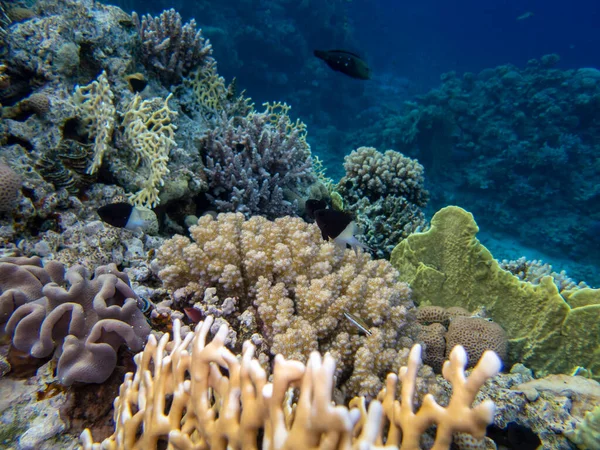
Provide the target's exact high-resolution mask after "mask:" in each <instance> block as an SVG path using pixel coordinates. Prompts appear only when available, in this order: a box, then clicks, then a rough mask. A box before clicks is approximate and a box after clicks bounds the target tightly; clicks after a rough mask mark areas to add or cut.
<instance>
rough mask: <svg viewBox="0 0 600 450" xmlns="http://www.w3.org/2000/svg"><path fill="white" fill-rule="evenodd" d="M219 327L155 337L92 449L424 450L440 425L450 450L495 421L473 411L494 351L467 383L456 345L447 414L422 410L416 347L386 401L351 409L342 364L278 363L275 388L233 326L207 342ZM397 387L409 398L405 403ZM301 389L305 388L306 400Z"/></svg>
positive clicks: (426, 405)
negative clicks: (338, 375) (237, 344)
mask: <svg viewBox="0 0 600 450" xmlns="http://www.w3.org/2000/svg"><path fill="white" fill-rule="evenodd" d="M212 325H213V319H212V317H210V316H209V317H208V318H207V319H206V320H205V321H203V322H201V323H200V324H198V326H197V327H196V330H195V332H193V333H192V332H189V333H187V334H186V335H185V336H183V337H182V336H181V335H180V324H179V322H178V321H176V322H175V323H174V337H173V340H172V341H171V340H170V339H169V335H168V334H165V335H164V336H163V337H162V338H161V339H160V341H157V340H156V339H155V338H154V337H153V336H151V337H150V339H149V341H148V344H147V345H146V347H145V349H144V351H143V352H141V353H139V354H138V355H136V357H135V362H136V366H137V368H136V372H135V373H128V374H127V375H126V376H125V381H124V382H123V384H122V385H121V388H120V391H119V396H118V397H117V399H116V400H115V413H114V422H115V432H114V434H113V435H112V436H110V437H109V438H107V439H106V440H105V441H104V442H102V443H101V444H100V443H94V442H93V439H92V435H91V433H90V431H89V430H85V431H84V432H83V433H82V434H81V441H82V444H83V449H84V450H100V449H101V448H110V449H115V450H125V449H127V450H141V449H144V450H152V449H156V448H159V446H162V445H166V448H169V449H173V450H175V449H179V450H191V449H193V448H203V449H209V448H210V449H213V450H217V449H224V448H230V449H242V448H244V449H258V448H264V449H278V448H289V449H303V450H308V449H315V450H316V449H317V448H331V449H340V450H341V449H347V450H349V449H351V448H372V449H378V448H379V449H383V448H401V449H404V450H416V449H419V448H420V440H421V436H422V435H423V434H424V433H425V432H426V431H427V429H428V428H429V427H430V426H431V425H432V424H436V425H437V432H436V439H435V444H434V446H433V447H432V448H433V449H434V450H443V449H449V448H450V445H451V444H452V436H453V433H458V432H461V433H469V434H471V435H473V436H474V437H476V438H478V439H481V438H483V437H484V436H485V431H486V426H487V425H488V424H489V423H491V422H492V420H493V417H494V404H493V402H491V401H490V400H485V401H483V402H481V403H480V404H478V405H477V406H474V407H472V404H473V401H474V400H475V395H476V394H477V392H478V391H479V389H480V388H481V387H482V386H483V384H484V383H485V381H486V380H487V379H489V378H491V377H493V376H495V375H496V374H497V373H498V371H499V369H500V361H499V360H498V358H497V357H496V356H495V355H494V354H493V353H492V352H487V353H486V354H485V355H484V356H483V357H482V359H481V360H480V362H479V364H478V365H477V367H476V368H475V369H474V370H473V372H472V373H471V375H470V376H469V377H468V378H466V377H465V373H464V364H465V361H466V355H465V352H464V350H462V349H461V348H460V347H457V348H456V349H455V350H454V351H453V352H452V354H451V357H450V360H449V361H447V362H446V363H445V364H444V376H445V378H446V379H447V380H449V381H450V382H451V383H452V387H453V395H452V398H451V399H450V402H449V404H448V406H447V407H442V406H440V405H439V404H437V402H436V401H435V399H434V398H433V396H432V395H431V394H428V395H427V396H426V397H425V399H424V401H423V404H422V406H421V408H420V409H419V410H418V411H416V412H415V409H414V405H413V403H414V394H415V388H416V384H417V382H416V377H417V370H418V368H419V366H420V364H421V359H420V347H419V346H418V345H416V346H415V347H414V348H413V349H412V351H411V353H410V356H409V359H408V363H407V366H406V367H402V368H400V371H399V374H398V375H396V374H394V373H390V374H389V375H388V377H387V382H386V387H385V389H383V390H382V391H381V392H380V394H379V400H378V401H372V402H371V403H370V405H369V408H368V409H367V407H366V405H365V399H364V398H355V399H354V400H353V401H352V402H351V403H350V408H351V409H349V408H347V407H345V406H336V405H335V404H334V403H333V402H332V397H331V394H332V387H333V384H334V373H335V360H334V359H333V358H332V357H331V355H325V356H324V357H321V355H320V354H319V353H317V352H313V353H312V354H311V356H310V358H309V360H308V362H307V364H306V365H304V364H302V363H300V362H298V361H293V360H289V359H286V358H284V357H282V356H281V355H278V356H277V357H276V359H275V366H274V369H273V378H272V381H271V382H267V373H266V372H265V371H264V370H263V369H262V368H261V366H260V364H259V363H258V361H257V360H256V359H255V358H254V352H255V347H254V346H253V345H252V344H251V343H250V342H246V343H245V344H244V349H243V352H242V355H241V358H240V357H237V356H236V355H235V354H234V353H232V352H231V351H230V350H229V349H227V348H226V347H225V341H226V338H227V335H228V329H227V326H225V325H222V326H221V327H219V329H218V331H217V333H216V335H215V337H214V338H213V339H212V341H211V342H207V337H208V334H209V331H210V330H211V327H212ZM151 366H153V369H151ZM223 370H224V371H225V374H224V373H223ZM398 379H400V381H401V382H402V388H401V393H400V399H397V398H396V385H397V383H398ZM294 390H299V392H298V395H297V396H294V395H293V393H294ZM169 398H171V399H172V401H168V399H169ZM387 428H389V429H388V431H387V434H384V432H383V430H384V429H387ZM384 445H385V447H384Z"/></svg>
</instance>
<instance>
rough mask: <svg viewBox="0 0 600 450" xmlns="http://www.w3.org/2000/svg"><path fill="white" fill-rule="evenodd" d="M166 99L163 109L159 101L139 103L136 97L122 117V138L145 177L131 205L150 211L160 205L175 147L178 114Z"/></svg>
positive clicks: (139, 100) (131, 199)
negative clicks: (149, 209) (161, 193)
mask: <svg viewBox="0 0 600 450" xmlns="http://www.w3.org/2000/svg"><path fill="white" fill-rule="evenodd" d="M171 96H172V94H171V95H169V96H168V97H167V98H166V99H165V101H164V104H163V105H162V106H160V105H161V103H162V101H161V99H160V98H154V99H152V100H144V101H142V99H141V97H140V96H139V95H138V94H136V95H135V97H134V98H133V100H132V101H131V104H130V105H129V107H128V109H127V111H126V112H125V114H124V116H123V127H124V128H125V132H124V138H125V142H126V143H127V145H128V146H129V149H130V150H131V152H132V154H133V155H134V157H135V166H137V165H138V164H139V163H140V161H141V162H142V163H143V164H144V167H145V168H146V171H147V172H149V174H148V173H146V174H145V175H146V176H145V177H144V186H143V188H142V189H141V190H140V191H139V192H136V193H135V194H131V195H130V198H129V199H130V201H131V202H133V203H134V204H137V205H141V206H147V207H151V208H153V207H154V206H156V205H157V204H158V203H159V198H158V194H159V186H162V185H163V183H164V181H163V179H164V177H165V175H166V174H167V173H168V172H169V169H168V168H167V163H168V162H169V151H170V150H171V149H172V148H173V147H175V145H176V143H175V140H174V137H175V129H176V128H177V127H176V126H175V125H174V124H173V121H174V120H175V118H176V117H177V112H176V111H173V110H172V109H171V108H169V100H170V99H171Z"/></svg>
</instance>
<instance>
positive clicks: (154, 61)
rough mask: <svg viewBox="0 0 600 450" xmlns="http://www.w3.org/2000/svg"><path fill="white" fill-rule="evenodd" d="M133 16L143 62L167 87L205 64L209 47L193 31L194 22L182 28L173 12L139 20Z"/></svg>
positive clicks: (179, 19)
mask: <svg viewBox="0 0 600 450" xmlns="http://www.w3.org/2000/svg"><path fill="white" fill-rule="evenodd" d="M132 17H133V22H134V24H135V26H136V28H137V30H138V32H139V34H140V38H141V39H142V56H143V58H144V63H145V64H146V65H147V66H148V68H149V69H151V70H153V71H154V72H156V73H157V74H158V76H159V78H160V80H161V82H162V83H163V84H165V85H166V86H169V85H171V84H176V83H179V82H180V81H181V78H182V77H183V76H185V75H187V74H188V73H189V72H190V71H191V70H192V69H194V68H195V67H199V66H201V65H203V64H204V63H207V62H208V60H209V58H210V54H211V52H212V46H211V45H210V42H209V41H208V40H205V39H204V38H203V37H202V31H201V30H196V21H195V20H194V19H192V20H190V21H189V22H188V23H186V24H185V25H183V26H182V24H181V16H180V15H179V13H178V12H176V11H175V10H174V9H169V10H166V11H163V12H162V13H161V15H160V16H158V17H152V16H151V15H150V14H148V15H145V16H142V18H141V20H140V17H139V16H138V14H137V13H135V12H134V13H133V14H132Z"/></svg>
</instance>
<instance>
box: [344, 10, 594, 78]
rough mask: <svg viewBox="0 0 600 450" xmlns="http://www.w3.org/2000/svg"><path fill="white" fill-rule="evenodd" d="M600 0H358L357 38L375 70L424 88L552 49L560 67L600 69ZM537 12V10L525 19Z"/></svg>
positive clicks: (520, 61) (520, 63)
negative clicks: (445, 76)
mask: <svg viewBox="0 0 600 450" xmlns="http://www.w3.org/2000/svg"><path fill="white" fill-rule="evenodd" d="M599 5H600V2H598V1H597V0H596V1H594V0H574V1H570V2H565V1H556V0H554V1H542V0H529V1H517V0H513V1H506V0H504V1H502V0H495V1H477V0H463V1H459V2H448V1H440V0H421V1H419V2H409V1H394V0H377V1H373V0H353V1H352V2H351V3H349V4H348V11H349V13H350V15H351V17H352V18H353V20H354V21H355V24H356V38H357V40H358V41H359V42H360V43H361V44H362V46H363V47H364V50H365V51H366V54H367V55H368V59H369V61H370V63H371V65H372V66H373V69H374V70H376V71H377V70H379V71H393V72H394V73H396V74H398V75H400V76H405V77H407V78H410V79H411V80H412V81H413V82H416V83H418V84H419V85H420V86H422V87H423V88H427V87H433V86H434V85H436V84H437V83H438V80H439V75H440V74H441V73H443V72H447V71H450V70H455V71H457V72H459V73H462V72H468V71H472V72H478V71H480V70H482V69H485V68H490V67H495V66H498V65H502V64H506V63H511V64H514V65H517V66H523V65H524V64H525V63H526V62H527V61H528V60H529V59H532V58H539V57H540V56H542V55H544V54H548V53H557V54H559V55H560V57H561V62H560V64H559V67H563V68H579V67H600V51H599V49H600V6H599ZM526 12H532V13H533V16H531V17H529V18H527V19H524V20H517V17H519V16H520V15H522V14H524V13H526Z"/></svg>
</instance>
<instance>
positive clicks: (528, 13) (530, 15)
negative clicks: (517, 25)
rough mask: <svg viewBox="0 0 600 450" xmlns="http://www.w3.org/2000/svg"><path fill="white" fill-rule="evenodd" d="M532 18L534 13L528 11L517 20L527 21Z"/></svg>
mask: <svg viewBox="0 0 600 450" xmlns="http://www.w3.org/2000/svg"><path fill="white" fill-rule="evenodd" d="M530 17H533V13H532V12H531V11H527V12H526V13H524V14H521V15H520V16H519V17H517V20H525V19H529V18H530Z"/></svg>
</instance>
